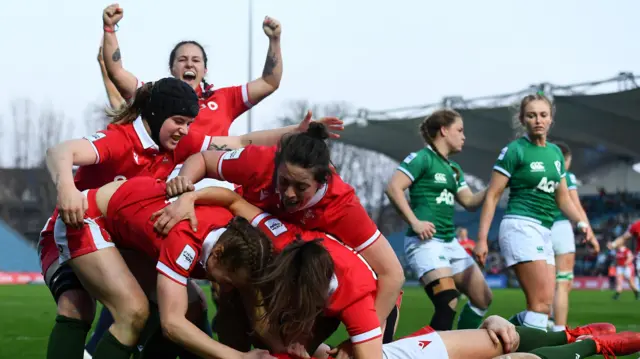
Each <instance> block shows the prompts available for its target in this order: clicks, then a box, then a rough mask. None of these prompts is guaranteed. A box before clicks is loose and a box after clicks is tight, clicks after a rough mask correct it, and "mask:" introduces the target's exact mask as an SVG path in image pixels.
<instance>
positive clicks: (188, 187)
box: [167, 176, 196, 198]
mask: <svg viewBox="0 0 640 359" xmlns="http://www.w3.org/2000/svg"><path fill="white" fill-rule="evenodd" d="M195 190H196V187H195V186H194V185H193V182H191V180H190V179H188V178H187V177H184V176H177V177H175V178H173V179H171V180H170V181H168V182H167V196H168V197H169V198H171V197H175V196H179V195H181V194H183V193H185V192H191V191H195Z"/></svg>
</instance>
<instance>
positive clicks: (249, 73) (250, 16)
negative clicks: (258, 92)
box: [247, 0, 253, 132]
mask: <svg viewBox="0 0 640 359" xmlns="http://www.w3.org/2000/svg"><path fill="white" fill-rule="evenodd" d="M247 63H248V67H249V71H248V75H249V79H248V80H247V83H249V82H251V81H252V80H253V74H252V69H251V68H252V65H253V0H249V59H248V61H247ZM251 112H252V111H251V109H249V111H248V113H247V132H251V130H252V128H253V123H252V121H251Z"/></svg>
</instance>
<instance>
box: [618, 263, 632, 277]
mask: <svg viewBox="0 0 640 359" xmlns="http://www.w3.org/2000/svg"><path fill="white" fill-rule="evenodd" d="M616 274H617V275H621V276H623V277H624V278H625V279H629V278H631V274H632V273H631V267H630V266H616Z"/></svg>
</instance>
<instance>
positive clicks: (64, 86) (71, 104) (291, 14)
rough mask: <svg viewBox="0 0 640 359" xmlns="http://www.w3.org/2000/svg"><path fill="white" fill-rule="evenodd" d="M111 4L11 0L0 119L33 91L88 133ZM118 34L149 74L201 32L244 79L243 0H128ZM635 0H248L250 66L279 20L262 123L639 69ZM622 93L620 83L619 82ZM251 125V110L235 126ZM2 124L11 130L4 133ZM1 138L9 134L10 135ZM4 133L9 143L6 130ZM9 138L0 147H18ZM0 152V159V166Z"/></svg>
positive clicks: (4, 18)
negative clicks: (280, 64)
mask: <svg viewBox="0 0 640 359" xmlns="http://www.w3.org/2000/svg"><path fill="white" fill-rule="evenodd" d="M108 4H109V3H108V2H101V1H80V0H58V1H53V0H24V1H10V2H5V3H3V10H2V12H0V19H1V21H0V34H1V35H0V43H1V44H2V46H1V48H2V49H3V56H0V68H2V73H3V74H2V86H1V87H0V116H2V118H1V120H0V121H2V124H3V127H4V128H5V131H6V129H8V128H9V127H10V126H11V124H10V122H11V119H12V116H11V110H10V103H11V101H13V100H16V99H21V98H28V99H30V100H33V101H34V103H35V104H36V105H37V106H38V108H40V109H42V108H51V109H53V110H55V111H58V112H63V113H64V114H65V116H66V117H68V121H69V122H70V123H72V124H73V128H74V129H75V131H74V132H75V133H73V136H82V135H84V134H85V133H83V131H85V130H82V128H83V127H82V126H79V125H78V124H80V123H82V121H83V120H84V117H83V116H84V113H85V110H86V108H87V106H89V105H90V104H92V103H104V102H105V101H106V98H105V96H104V89H103V86H102V82H101V78H100V73H99V67H98V64H97V62H96V53H97V49H98V46H99V41H100V38H101V36H102V19H101V16H102V9H103V8H104V7H105V6H106V5H108ZM120 5H121V6H122V7H123V8H124V13H125V16H124V19H123V20H122V21H121V23H120V25H121V26H120V30H119V32H118V38H119V41H120V47H121V50H122V58H123V62H124V66H125V68H126V69H128V70H129V71H131V72H132V73H134V74H135V75H137V76H138V77H139V78H141V79H144V80H155V79H158V78H160V77H164V76H167V75H169V72H168V67H167V61H168V55H169V52H170V50H171V48H172V47H173V45H174V44H175V43H176V42H178V41H181V40H185V39H194V40H197V41H199V42H201V43H202V44H203V45H204V46H205V48H206V50H207V52H208V55H209V58H210V62H209V74H208V77H207V78H208V80H209V82H211V83H214V84H215V85H216V86H218V87H221V86H228V85H235V84H240V83H243V82H246V80H247V76H248V70H247V67H248V60H247V58H248V56H247V54H248V41H247V38H248V0H234V1H222V0H192V1H169V0H153V1H152V0H123V1H121V2H120ZM638 13H640V2H638V1H636V0H619V1H615V2H613V1H595V0H565V1H557V0H539V1H535V2H530V1H527V2H524V1H511V0H496V1H484V2H480V1H475V0H458V1H424V0H400V1H371V0H350V1H340V0H324V1H310V0H300V1H292V0H254V6H253V39H254V42H253V45H254V46H253V47H254V50H253V73H254V77H256V76H258V75H259V74H260V73H261V71H262V66H263V63H264V57H265V54H266V49H267V45H268V42H267V38H266V36H265V35H264V33H263V32H262V26H261V23H262V19H263V18H264V16H265V15H270V16H272V17H275V18H277V19H279V20H280V21H281V22H282V26H283V34H282V49H283V58H284V76H283V80H282V83H281V87H280V89H279V90H278V91H277V92H276V93H275V94H274V95H272V96H271V97H270V98H268V99H267V100H265V101H264V102H263V103H261V104H260V105H259V106H258V107H256V108H255V109H254V110H253V118H254V124H255V125H254V128H265V127H270V126H273V120H274V119H275V118H276V117H277V116H278V115H281V114H283V112H284V111H286V106H287V102H288V101H291V100H297V99H306V100H309V101H311V102H331V101H344V102H347V103H350V104H352V105H353V106H354V108H360V107H364V108H370V109H373V110H376V109H387V108H394V107H401V106H411V105H420V104H427V103H433V102H437V101H440V100H441V99H442V98H443V97H444V96H450V95H462V96H464V97H467V98H469V97H474V96H483V95H491V94H499V93H508V92H511V91H517V90H520V89H523V88H525V87H527V86H529V85H530V84H534V83H540V82H551V83H555V84H571V83H577V82H583V81H589V80H600V79H605V78H608V77H612V76H614V75H616V74H617V73H618V72H620V71H631V72H635V73H636V74H640V62H638V59H639V58H640V43H638V41H637V39H636V37H637V34H638V33H640V31H639V30H640V25H639V24H638V21H637V14H638ZM614 90H615V89H614ZM245 130H246V115H245V116H243V117H242V118H240V119H239V120H238V121H236V123H235V124H234V125H233V127H232V131H231V132H232V133H234V134H239V133H243V132H245ZM5 133H6V132H5ZM5 139H6V138H5ZM5 142H6V141H5ZM7 146H8V145H7V144H6V143H5V152H4V156H3V157H1V158H0V160H4V159H6V156H7V152H6V151H7V150H8V151H10V149H9V148H8V147H7ZM2 163H3V162H2V161H0V164H2Z"/></svg>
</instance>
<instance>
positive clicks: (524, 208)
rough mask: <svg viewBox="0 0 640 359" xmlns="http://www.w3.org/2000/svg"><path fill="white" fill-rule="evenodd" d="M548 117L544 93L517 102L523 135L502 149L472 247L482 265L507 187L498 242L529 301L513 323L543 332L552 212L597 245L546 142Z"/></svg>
mask: <svg viewBox="0 0 640 359" xmlns="http://www.w3.org/2000/svg"><path fill="white" fill-rule="evenodd" d="M552 115H553V112H552V104H551V101H550V100H549V99H548V98H546V97H545V96H544V95H542V94H535V95H527V96H525V97H524V98H523V99H522V101H521V102H520V110H519V113H518V117H517V120H518V123H519V124H520V125H521V126H522V127H523V128H524V129H525V132H526V134H525V135H524V136H522V137H520V138H518V139H516V140H515V141H513V142H511V143H509V144H508V145H507V146H506V147H504V148H503V149H502V151H501V152H500V155H499V156H498V159H497V161H496V164H495V165H494V167H493V174H492V176H491V181H490V183H489V188H488V190H487V196H486V199H485V202H484V206H483V208H482V213H481V216H480V228H479V233H478V241H477V243H476V248H475V249H474V254H475V255H476V258H477V259H478V261H479V262H480V263H484V262H485V260H486V258H487V252H488V245H487V240H488V238H487V237H488V233H489V227H490V226H491V222H492V221H493V217H494V215H495V210H496V206H497V205H498V201H499V200H500V197H501V196H502V193H503V191H504V190H505V188H507V187H509V188H510V192H509V201H508V204H507V210H506V214H505V216H504V218H503V219H502V221H501V223H500V231H499V235H498V240H499V244H500V251H501V252H502V256H503V257H504V259H505V261H506V265H507V266H508V267H511V268H513V270H514V271H515V273H516V276H517V278H518V282H519V283H520V286H521V287H522V289H523V291H524V294H525V296H526V299H527V309H526V310H524V311H522V312H520V313H518V314H516V315H514V317H513V318H512V321H513V322H514V324H515V323H517V324H516V325H524V326H527V327H531V328H537V329H540V330H545V331H546V330H547V323H548V321H549V313H550V311H551V303H552V301H553V291H554V288H555V280H554V279H555V275H556V273H555V258H554V254H553V248H552V244H551V226H552V225H553V220H554V216H555V210H556V208H559V209H560V210H561V211H562V213H564V214H565V215H566V216H567V217H568V218H569V219H570V220H571V221H573V222H574V223H576V224H577V227H578V228H579V229H580V230H581V231H582V232H583V233H584V234H585V235H586V239H587V240H588V241H590V242H592V243H593V242H594V241H595V239H594V235H593V231H592V230H591V228H590V227H589V222H588V219H587V218H586V217H585V216H584V214H583V213H582V212H581V211H580V210H579V209H577V208H576V207H575V205H574V204H573V201H572V200H571V197H570V196H569V189H568V188H567V181H566V179H565V177H566V173H565V163H564V157H563V156H562V152H561V151H560V149H559V148H558V146H556V145H554V144H552V143H550V142H547V134H548V133H549V128H550V127H551V124H552V123H553V116H552Z"/></svg>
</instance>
